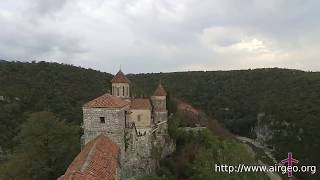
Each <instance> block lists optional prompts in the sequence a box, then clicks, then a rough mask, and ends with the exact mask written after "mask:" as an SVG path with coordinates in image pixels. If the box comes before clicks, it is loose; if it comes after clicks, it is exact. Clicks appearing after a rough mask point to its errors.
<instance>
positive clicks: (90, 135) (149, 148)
mask: <svg viewBox="0 0 320 180" xmlns="http://www.w3.org/2000/svg"><path fill="white" fill-rule="evenodd" d="M111 83H112V89H111V90H112V93H111V94H108V93H107V94H104V95H102V96H99V97H97V98H95V99H93V100H92V101H89V102H88V103H86V104H84V105H83V132H84V134H83V136H82V143H83V146H84V149H86V148H87V146H88V144H92V141H95V140H96V139H97V137H99V136H101V135H103V136H105V137H106V138H103V139H109V140H110V141H111V142H113V143H114V144H116V146H117V147H118V148H119V156H117V159H118V160H119V164H118V167H117V172H119V173H117V178H118V179H136V178H137V177H139V176H143V175H147V174H150V173H152V172H154V170H155V168H156V165H157V164H158V161H159V160H160V158H161V157H164V156H166V155H168V154H169V153H171V152H173V151H174V149H175V144H174V142H173V141H172V140H171V139H170V137H169V135H168V132H167V126H168V125H167V119H168V111H167V108H166V91H165V90H164V88H163V86H162V85H161V83H159V85H158V87H157V89H156V90H155V92H154V94H153V95H152V96H151V98H150V99H149V98H131V97H130V80H129V79H128V78H127V77H126V76H125V75H124V73H123V72H122V71H121V70H120V71H119V72H118V73H117V74H116V75H115V76H114V77H113V79H112V80H111ZM100 139H101V138H100ZM84 149H83V150H84ZM105 151H108V149H105ZM67 172H68V170H67Z"/></svg>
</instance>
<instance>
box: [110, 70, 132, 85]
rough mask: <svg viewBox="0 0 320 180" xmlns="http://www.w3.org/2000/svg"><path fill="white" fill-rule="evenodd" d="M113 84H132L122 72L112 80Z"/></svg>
mask: <svg viewBox="0 0 320 180" xmlns="http://www.w3.org/2000/svg"><path fill="white" fill-rule="evenodd" d="M111 82H112V83H130V81H129V79H128V78H127V77H126V76H125V75H124V74H123V72H122V71H121V70H120V71H119V72H118V73H117V74H116V75H115V76H114V77H113V78H112V80H111Z"/></svg>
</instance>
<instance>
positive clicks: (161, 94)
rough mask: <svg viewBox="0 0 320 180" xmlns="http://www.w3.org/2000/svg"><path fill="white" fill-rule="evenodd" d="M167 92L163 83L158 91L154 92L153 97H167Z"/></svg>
mask: <svg viewBox="0 0 320 180" xmlns="http://www.w3.org/2000/svg"><path fill="white" fill-rule="evenodd" d="M166 95H167V92H166V90H164V88H163V86H162V84H161V83H159V85H158V87H157V89H156V90H155V91H154V93H153V96H166Z"/></svg>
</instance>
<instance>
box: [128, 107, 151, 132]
mask: <svg viewBox="0 0 320 180" xmlns="http://www.w3.org/2000/svg"><path fill="white" fill-rule="evenodd" d="M130 111H131V114H130V120H131V121H132V122H134V123H135V125H136V127H137V128H150V127H151V110H149V109H131V110H130ZM139 116H140V117H139Z"/></svg>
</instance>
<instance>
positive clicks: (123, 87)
mask: <svg viewBox="0 0 320 180" xmlns="http://www.w3.org/2000/svg"><path fill="white" fill-rule="evenodd" d="M122 96H124V86H122Z"/></svg>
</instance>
